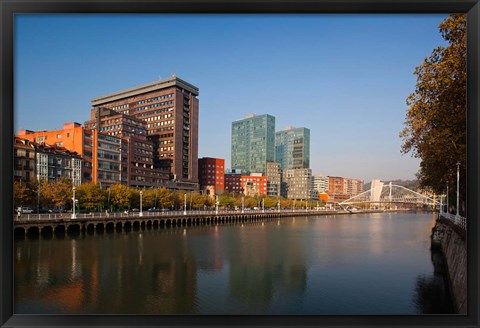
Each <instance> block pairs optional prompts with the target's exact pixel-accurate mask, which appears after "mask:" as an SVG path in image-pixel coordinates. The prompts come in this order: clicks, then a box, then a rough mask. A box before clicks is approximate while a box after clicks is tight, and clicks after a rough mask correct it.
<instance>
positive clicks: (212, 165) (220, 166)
mask: <svg viewBox="0 0 480 328" xmlns="http://www.w3.org/2000/svg"><path fill="white" fill-rule="evenodd" d="M207 166H208V167H216V165H214V164H207ZM218 167H219V168H221V169H223V165H219V166H218Z"/></svg>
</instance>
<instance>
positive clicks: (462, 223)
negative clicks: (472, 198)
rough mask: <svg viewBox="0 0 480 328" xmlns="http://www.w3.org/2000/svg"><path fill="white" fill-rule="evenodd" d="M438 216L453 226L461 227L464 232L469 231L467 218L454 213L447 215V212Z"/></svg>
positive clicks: (441, 212)
mask: <svg viewBox="0 0 480 328" xmlns="http://www.w3.org/2000/svg"><path fill="white" fill-rule="evenodd" d="M438 216H439V217H440V218H443V219H446V220H448V221H450V222H452V223H453V224H455V225H456V226H459V227H460V228H462V229H464V230H467V218H465V217H463V216H460V215H457V214H452V213H447V212H443V211H440V212H439V213H438Z"/></svg>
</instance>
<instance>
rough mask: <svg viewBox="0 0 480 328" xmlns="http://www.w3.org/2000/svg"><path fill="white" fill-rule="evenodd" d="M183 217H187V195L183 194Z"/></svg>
mask: <svg viewBox="0 0 480 328" xmlns="http://www.w3.org/2000/svg"><path fill="white" fill-rule="evenodd" d="M183 215H187V194H183Z"/></svg>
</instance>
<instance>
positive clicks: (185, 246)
mask: <svg viewBox="0 0 480 328" xmlns="http://www.w3.org/2000/svg"><path fill="white" fill-rule="evenodd" d="M434 221H435V218H434V217H433V216H432V214H431V213H430V214H412V213H409V214H407V213H402V214H397V213H389V214H388V213H382V214H368V215H364V214H356V215H335V216H318V217H308V218H305V217H294V218H293V217H292V218H282V219H280V220H277V219H273V220H270V221H265V222H263V223H262V222H254V223H243V224H241V223H236V224H223V225H222V224H220V225H196V226H187V227H173V228H154V229H145V230H138V231H135V230H133V231H129V232H104V233H98V232H97V233H95V234H93V233H88V232H87V233H85V234H77V235H66V236H59V235H53V236H46V237H45V236H44V237H40V238H39V237H31V236H30V237H29V236H27V237H26V238H16V239H15V245H14V252H15V254H14V263H15V264H14V304H15V309H14V312H15V313H17V314H37V313H42V314H248V315H254V314H268V315H272V314H275V315H277V314H302V315H305V314H342V315H344V314H373V315H375V314H429V313H431V314H433V313H435V314H437V313H444V314H449V313H454V310H453V307H452V302H451V299H452V298H451V295H450V292H449V290H448V282H447V280H446V279H445V273H444V272H445V271H444V269H443V268H442V266H441V265H436V266H435V265H434V262H435V263H437V262H441V254H438V253H432V251H431V250H430V234H431V229H432V227H433V225H434Z"/></svg>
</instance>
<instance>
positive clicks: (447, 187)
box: [447, 181, 449, 213]
mask: <svg viewBox="0 0 480 328" xmlns="http://www.w3.org/2000/svg"><path fill="white" fill-rule="evenodd" d="M448 211H449V208H448V181H447V213H449V212H448Z"/></svg>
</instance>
